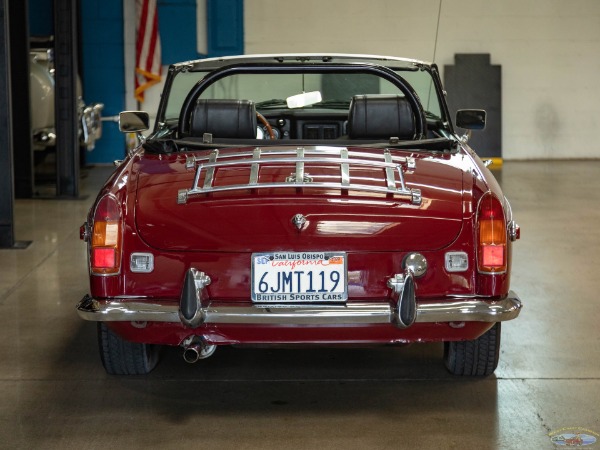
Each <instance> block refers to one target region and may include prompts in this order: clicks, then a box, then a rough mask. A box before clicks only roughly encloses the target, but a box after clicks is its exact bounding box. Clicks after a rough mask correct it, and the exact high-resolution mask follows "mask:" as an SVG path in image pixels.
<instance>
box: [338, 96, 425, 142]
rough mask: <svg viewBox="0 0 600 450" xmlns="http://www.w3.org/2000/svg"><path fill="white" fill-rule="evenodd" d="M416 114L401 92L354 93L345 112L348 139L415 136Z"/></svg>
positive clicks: (410, 137)
mask: <svg viewBox="0 0 600 450" xmlns="http://www.w3.org/2000/svg"><path fill="white" fill-rule="evenodd" d="M415 134H416V129H415V117H414V115H413V112H412V108H411V107H410V103H409V102H408V100H407V99H406V98H405V97H402V96H400V95H380V94H378V95H355V96H354V97H352V101H351V102H350V112H349V114H348V137H350V139H386V140H387V139H390V138H392V137H397V138H398V139H401V140H402V139H414V137H415Z"/></svg>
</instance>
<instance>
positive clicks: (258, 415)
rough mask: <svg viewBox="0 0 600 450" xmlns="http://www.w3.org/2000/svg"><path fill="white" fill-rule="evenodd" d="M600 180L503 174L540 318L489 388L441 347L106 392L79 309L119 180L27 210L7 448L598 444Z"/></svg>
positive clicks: (177, 364)
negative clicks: (105, 191)
mask: <svg viewBox="0 0 600 450" xmlns="http://www.w3.org/2000/svg"><path fill="white" fill-rule="evenodd" d="M599 175H600V161H594V162H590V161H586V162H535V163H532V162H510V163H505V165H504V168H503V170H502V172H501V179H502V184H503V186H504V189H505V192H506V194H507V196H508V197H509V198H510V199H511V202H512V205H513V209H514V211H515V215H516V219H517V221H518V222H519V224H520V225H521V228H522V239H521V241H519V242H517V244H516V246H515V252H514V261H513V283H512V287H513V289H514V290H515V291H517V292H518V293H519V295H520V296H521V298H522V299H523V301H524V305H525V306H524V309H523V312H522V314H521V316H520V317H519V318H518V319H517V320H515V321H512V322H509V323H506V324H505V326H504V327H503V343H502V353H501V359H500V366H499V367H498V369H497V371H496V373H495V375H494V376H492V377H490V378H487V379H483V380H473V379H460V378H455V377H452V376H451V375H449V374H448V373H446V371H445V369H444V367H443V363H442V345H440V344H426V345H413V346H411V347H407V348H375V349H316V350H307V349H286V350H283V349H276V350H270V349H237V348H224V349H219V350H218V351H217V352H216V353H215V355H214V356H213V357H212V358H210V359H208V360H206V361H203V362H200V363H198V364H196V365H188V364H186V363H185V362H184V361H183V360H182V358H181V355H180V352H179V351H178V350H177V349H167V350H166V351H164V352H163V359H162V362H161V364H160V365H159V366H158V367H157V369H156V370H155V371H154V372H152V373H151V374H150V375H149V376H146V377H131V378H119V377H112V376H108V375H106V374H105V372H104V370H103V368H102V366H101V363H100V359H99V356H98V352H97V348H96V330H95V325H94V324H92V323H89V322H84V321H82V320H80V319H79V318H78V316H77V314H76V313H75V309H74V306H75V303H76V302H77V301H78V300H79V299H80V298H81V297H82V296H83V294H85V293H86V292H87V289H88V287H87V284H88V281H87V274H86V261H85V246H84V244H83V243H82V242H81V241H79V225H81V223H83V221H84V217H85V215H86V212H87V208H88V207H89V205H90V204H91V202H92V200H93V197H94V195H95V192H96V191H97V189H98V187H99V185H100V184H101V182H102V181H103V179H104V178H105V177H106V176H107V170H106V168H96V169H94V170H92V171H90V172H89V174H88V176H87V177H86V178H85V179H84V180H83V185H82V193H84V194H90V196H89V197H88V198H87V199H85V200H72V201H56V200H19V201H17V202H16V207H15V214H16V224H15V225H16V238H17V239H18V240H32V241H33V244H32V245H31V246H30V247H29V248H28V249H26V250H0V274H1V275H0V361H2V363H1V365H0V398H1V399H2V400H1V401H0V447H1V448H11V449H12V448H19V449H31V448H44V449H53V448H60V449H82V448H86V449H88V448H89V449H94V448H111V447H112V448H143V447H150V448H155V447H161V448H216V449H226V448H236V449H254V448H261V449H262V448H272V449H282V448H286V449H291V448H305V449H313V448H320V449H354V448H356V449H373V448H393V449H397V448H411V449H414V448H426V449H434V448H435V449H478V450H480V449H496V448H501V449H552V448H557V447H555V446H554V444H552V442H551V441H550V436H549V433H553V432H555V431H558V430H560V429H562V428H565V427H577V428H580V429H585V430H588V431H587V434H591V433H600V414H599V411H600V406H599V405H600V327H599V326H598V317H599V311H600V306H599V305H598V303H597V302H598V292H600V275H598V268H599V267H600V226H599V225H598V224H599V223H600V208H599V207H600V176H599ZM596 437H597V438H598V440H599V441H600V437H598V436H596ZM591 447H592V448H600V442H599V443H596V444H595V445H592V446H591ZM587 448H590V447H587Z"/></svg>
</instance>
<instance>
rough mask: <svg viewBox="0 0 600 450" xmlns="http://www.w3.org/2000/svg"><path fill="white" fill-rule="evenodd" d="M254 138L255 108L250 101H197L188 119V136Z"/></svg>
mask: <svg viewBox="0 0 600 450" xmlns="http://www.w3.org/2000/svg"><path fill="white" fill-rule="evenodd" d="M205 133H210V134H212V136H213V137H214V138H237V139H255V138H256V106H255V105H254V102H252V101H250V100H220V99H219V100H214V99H211V100H198V102H197V104H196V107H195V108H194V111H193V112H192V116H191V118H190V136H196V137H202V136H204V134H205Z"/></svg>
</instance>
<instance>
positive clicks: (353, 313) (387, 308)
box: [77, 291, 522, 325]
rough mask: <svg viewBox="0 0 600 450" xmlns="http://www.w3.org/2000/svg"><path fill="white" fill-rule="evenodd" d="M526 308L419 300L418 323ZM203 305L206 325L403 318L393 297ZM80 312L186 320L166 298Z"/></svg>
mask: <svg viewBox="0 0 600 450" xmlns="http://www.w3.org/2000/svg"><path fill="white" fill-rule="evenodd" d="M521 306H522V305H521V300H520V299H519V298H518V296H517V295H516V294H515V293H514V292H513V291H510V292H509V294H508V296H507V297H506V298H504V299H500V300H485V299H483V298H456V299H454V300H447V299H446V300H439V301H431V300H427V301H419V302H417V314H416V320H415V322H417V323H426V322H502V321H506V320H511V319H514V318H516V317H517V316H518V315H519V313H520V311H521ZM202 309H203V311H202V316H203V320H202V322H201V323H202V324H252V325H367V324H382V323H383V324H385V323H396V320H397V318H396V315H397V312H396V311H395V308H394V306H393V305H392V303H391V302H389V301H382V302H377V303H348V304H346V305H335V306H334V305H332V306H321V305H318V306H317V305H308V306H293V307H273V306H268V307H262V306H255V305H248V306H237V305H233V304H220V303H210V304H209V305H208V306H207V307H206V308H202ZM77 311H78V313H79V315H80V316H81V317H82V318H83V319H85V320H91V321H106V322H110V321H117V322H118V321H133V322H176V323H182V320H181V318H180V306H179V304H177V303H175V302H173V301H166V300H163V301H161V300H147V301H146V300H144V299H130V298H115V299H111V300H97V299H94V298H92V297H90V296H87V295H86V296H85V297H84V298H83V299H82V300H81V301H80V302H79V304H78V305H77Z"/></svg>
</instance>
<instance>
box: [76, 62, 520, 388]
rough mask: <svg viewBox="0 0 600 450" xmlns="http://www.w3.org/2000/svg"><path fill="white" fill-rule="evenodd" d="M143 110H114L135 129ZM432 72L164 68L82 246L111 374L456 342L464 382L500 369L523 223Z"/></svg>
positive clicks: (378, 65) (515, 309)
mask: <svg viewBox="0 0 600 450" xmlns="http://www.w3.org/2000/svg"><path fill="white" fill-rule="evenodd" d="M148 123H149V119H148V114H147V113H145V112H140V111H129V112H124V113H122V114H121V122H120V127H121V130H122V131H125V132H141V131H144V130H146V129H148ZM484 125H485V112H484V111H481V110H461V111H458V113H457V114H456V121H455V124H454V125H453V124H452V120H451V118H450V116H449V112H448V108H447V106H446V103H445V101H444V91H443V88H442V85H441V82H440V77H439V74H438V69H437V67H436V66H435V65H432V64H427V63H423V62H420V61H415V60H407V59H401V58H395V57H382V56H365V55H339V54H330V55H316V54H297V55H286V54H283V55H254V56H240V57H225V58H213V59H204V60H198V61H190V62H184V63H181V64H175V65H172V66H171V67H170V68H169V74H168V78H167V80H166V84H165V88H164V92H163V95H162V99H161V103H160V106H159V109H158V112H157V117H156V122H155V125H154V128H153V131H152V133H151V134H150V135H149V136H148V137H147V138H144V137H143V136H142V135H140V141H141V144H140V145H139V147H137V148H136V149H134V150H133V151H131V152H130V153H129V154H128V156H127V157H126V159H125V160H124V161H121V162H118V164H119V165H118V168H117V169H116V171H115V172H114V174H113V175H112V176H111V177H110V179H109V180H108V181H107V182H106V184H105V186H104V187H103V188H102V190H101V191H100V193H99V195H98V198H97V200H96V201H95V203H94V205H93V207H92V208H91V210H90V213H89V216H88V218H87V220H86V222H85V224H84V225H83V226H82V227H81V237H82V239H83V240H84V241H86V242H87V245H88V250H89V274H90V290H91V292H90V295H86V296H85V297H84V298H83V299H82V300H81V301H80V303H79V304H78V306H77V309H78V312H79V315H80V316H81V317H82V318H83V319H86V320H90V321H96V322H97V323H98V339H99V345H100V356H101V359H102V363H103V365H104V368H105V369H106V371H107V372H109V373H111V374H144V373H148V372H150V371H151V370H152V369H153V368H154V367H155V365H156V363H157V361H158V350H159V348H160V346H164V345H169V346H180V347H182V348H183V356H184V358H185V360H186V361H188V362H195V361H197V360H198V359H202V358H206V357H208V356H210V355H211V354H212V353H213V352H214V351H215V349H216V348H217V346H219V345H231V344H235V345H244V344H276V345H282V344H306V345H333V344H336V345H337V344H348V345H364V344H405V343H413V342H444V345H445V354H444V361H445V365H446V367H447V368H448V370H449V371H450V372H451V373H453V374H456V375H475V376H485V375H489V374H491V373H492V372H493V371H494V370H495V368H496V366H497V364H498V356H499V350H500V324H501V322H502V321H505V320H510V319H514V318H515V317H517V316H518V315H519V312H520V309H521V301H520V300H519V298H518V297H517V295H516V294H515V293H514V292H512V291H510V289H509V284H510V266H511V253H512V242H513V241H514V240H516V239H518V238H519V234H520V230H519V227H518V226H517V225H516V223H515V222H514V220H513V217H512V211H511V208H510V206H509V203H508V201H507V200H506V198H505V197H504V195H503V193H502V191H501V189H500V187H499V185H498V183H497V182H496V180H495V179H494V177H493V175H492V174H491V172H490V171H489V170H488V169H487V168H486V166H485V164H484V163H483V162H482V161H481V160H480V158H479V157H478V156H477V155H476V154H475V152H474V151H473V150H472V149H471V148H469V147H468V146H467V145H466V141H467V139H466V138H465V137H461V136H459V135H458V134H457V132H456V130H455V128H454V127H455V126H457V127H460V128H465V129H469V130H471V129H481V128H483V127H484Z"/></svg>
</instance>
